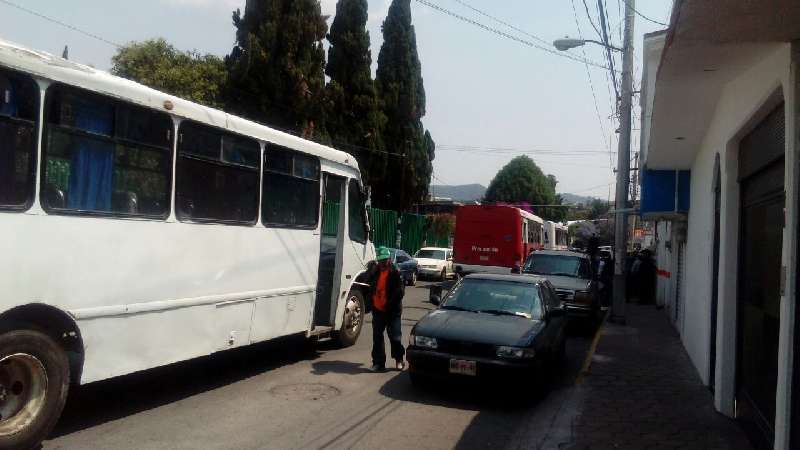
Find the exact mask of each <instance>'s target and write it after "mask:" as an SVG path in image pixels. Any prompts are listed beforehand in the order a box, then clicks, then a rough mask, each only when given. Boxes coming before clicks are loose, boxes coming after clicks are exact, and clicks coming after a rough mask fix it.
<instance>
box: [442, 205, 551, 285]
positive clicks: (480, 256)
mask: <svg viewBox="0 0 800 450" xmlns="http://www.w3.org/2000/svg"><path fill="white" fill-rule="evenodd" d="M543 224H544V221H543V220H542V219H541V218H540V217H538V216H535V215H533V214H531V213H529V212H527V211H524V210H522V209H519V208H515V207H513V206H501V205H468V206H462V207H460V208H458V210H457V211H456V231H455V236H454V238H453V253H454V255H453V259H454V261H453V264H454V266H455V272H456V274H458V275H461V276H463V275H467V274H470V273H475V272H482V273H506V274H507V273H515V272H519V270H520V268H521V267H522V264H523V263H524V262H525V258H527V256H528V254H529V253H530V252H531V251H533V250H541V249H542V248H543V247H544V228H543Z"/></svg>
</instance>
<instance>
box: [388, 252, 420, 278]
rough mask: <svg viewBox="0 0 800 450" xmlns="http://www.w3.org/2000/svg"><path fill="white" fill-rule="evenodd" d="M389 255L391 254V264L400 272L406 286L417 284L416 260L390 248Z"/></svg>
mask: <svg viewBox="0 0 800 450" xmlns="http://www.w3.org/2000/svg"><path fill="white" fill-rule="evenodd" d="M389 253H390V254H391V258H392V264H394V266H395V267H397V270H399V271H400V274H401V275H402V276H403V281H404V282H405V283H406V284H407V285H408V286H414V285H415V284H417V274H418V268H417V260H416V259H414V258H412V257H411V255H409V254H408V253H406V252H405V251H403V250H400V249H399V248H390V249H389Z"/></svg>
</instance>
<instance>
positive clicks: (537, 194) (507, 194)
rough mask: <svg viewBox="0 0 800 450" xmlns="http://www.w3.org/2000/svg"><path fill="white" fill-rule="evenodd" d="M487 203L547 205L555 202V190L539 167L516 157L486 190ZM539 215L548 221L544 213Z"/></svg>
mask: <svg viewBox="0 0 800 450" xmlns="http://www.w3.org/2000/svg"><path fill="white" fill-rule="evenodd" d="M485 200H486V201H487V202H493V203H494V202H503V203H530V204H533V205H549V204H552V203H553V202H554V201H555V188H554V186H553V184H552V182H551V180H550V179H549V178H548V177H546V176H545V175H544V173H542V170H541V169H540V168H539V166H537V165H536V163H535V162H533V160H532V159H531V158H530V157H528V156H526V155H522V156H517V157H515V158H514V159H512V160H511V161H509V162H508V164H506V165H505V166H503V168H502V169H500V171H498V172H497V175H495V176H494V179H492V181H491V183H489V188H488V189H486V197H485ZM547 211H548V209H547V208H545V209H543V210H542V211H540V213H542V215H543V216H544V218H545V219H548V220H550V219H551V218H550V217H548V216H547V215H546V214H544V213H545V212H547Z"/></svg>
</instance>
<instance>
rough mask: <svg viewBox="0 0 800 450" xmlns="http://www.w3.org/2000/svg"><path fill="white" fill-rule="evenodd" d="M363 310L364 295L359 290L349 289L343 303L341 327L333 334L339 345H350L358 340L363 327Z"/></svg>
mask: <svg viewBox="0 0 800 450" xmlns="http://www.w3.org/2000/svg"><path fill="white" fill-rule="evenodd" d="M364 310H365V308H364V295H363V294H362V293H361V291H359V290H353V291H350V294H349V295H348V296H347V303H345V305H344V320H343V321H342V328H341V329H340V330H339V331H337V332H336V333H334V336H333V338H334V339H335V340H336V341H337V342H338V343H339V345H340V346H341V347H350V346H351V345H353V344H355V343H356V341H357V340H358V335H360V334H361V329H362V328H363V327H364Z"/></svg>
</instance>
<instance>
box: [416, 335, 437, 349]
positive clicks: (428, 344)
mask: <svg viewBox="0 0 800 450" xmlns="http://www.w3.org/2000/svg"><path fill="white" fill-rule="evenodd" d="M411 344H412V345H413V346H415V347H421V348H430V349H437V348H439V343H438V342H436V338H432V337H428V336H417V335H414V334H412V335H411Z"/></svg>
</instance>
